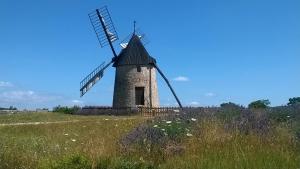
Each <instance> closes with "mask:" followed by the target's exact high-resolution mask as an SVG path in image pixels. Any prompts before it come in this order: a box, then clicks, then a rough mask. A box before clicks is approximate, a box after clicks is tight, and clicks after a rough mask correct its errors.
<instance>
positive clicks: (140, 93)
mask: <svg viewBox="0 0 300 169" xmlns="http://www.w3.org/2000/svg"><path fill="white" fill-rule="evenodd" d="M144 90H145V88H144V87H135V104H136V105H145V97H144Z"/></svg>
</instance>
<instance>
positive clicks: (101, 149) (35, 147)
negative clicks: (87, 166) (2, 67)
mask: <svg viewBox="0 0 300 169" xmlns="http://www.w3.org/2000/svg"><path fill="white" fill-rule="evenodd" d="M13 116H14V115H13ZM24 116H26V118H25V120H24V118H19V117H24ZM30 116H31V117H32V118H31V119H30ZM42 117H45V118H46V119H47V118H48V119H47V120H48V121H52V120H56V119H58V118H60V117H63V118H61V119H60V120H66V119H68V118H70V120H73V119H82V120H81V121H79V122H71V123H61V124H41V125H25V126H2V127H1V126H0V133H1V134H0V168H3V169H4V168H5V169H9V168H37V167H39V166H43V165H45V164H47V163H49V162H51V161H53V160H58V159H61V158H62V157H63V156H67V155H70V154H76V153H80V154H85V155H86V156H88V157H89V158H90V159H92V161H96V160H97V158H99V157H100V156H115V155H116V153H118V146H117V145H116V144H117V142H118V140H119V139H120V137H121V136H122V135H124V134H126V133H127V132H128V131H129V130H131V129H132V128H133V127H135V126H137V124H139V123H141V122H143V121H144V119H142V118H140V117H129V118H126V117H121V118H120V117H105V116H98V117H97V116H88V117H87V116H85V117H81V116H70V115H69V116H68V115H60V114H27V115H17V116H15V117H13V119H10V122H12V121H13V122H32V121H37V120H38V119H42ZM49 117H50V118H49ZM1 118H2V121H3V119H6V118H7V117H4V116H0V119H1ZM27 119H28V120H27ZM43 121H45V119H44V120H43ZM5 122H7V121H5Z"/></svg>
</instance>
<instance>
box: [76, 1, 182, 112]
mask: <svg viewBox="0 0 300 169" xmlns="http://www.w3.org/2000/svg"><path fill="white" fill-rule="evenodd" d="M89 18H90V21H91V23H92V26H93V28H94V31H95V33H96V35H97V38H98V41H99V43H100V46H101V47H105V46H107V45H109V46H110V48H111V50H112V54H113V57H112V59H111V61H109V62H108V63H107V64H105V62H103V63H102V64H100V66H98V67H97V68H96V69H94V70H93V71H92V72H91V73H90V74H89V75H88V76H86V77H85V78H84V79H83V80H82V81H81V82H80V96H81V97H82V96H83V95H84V94H85V93H87V92H88V91H89V90H90V89H91V88H92V87H93V86H94V85H95V84H96V83H97V82H98V81H99V80H100V79H101V78H102V77H103V75H104V71H105V70H106V69H107V68H108V67H109V66H110V65H111V64H113V67H115V68H116V74H115V86H114V96H113V107H114V108H122V107H136V106H145V107H158V106H159V101H158V90H157V81H156V70H157V71H158V73H159V74H160V75H161V76H162V78H163V79H164V80H165V82H166V83H167V85H168V87H169V88H170V90H171V92H172V94H173V95H174V97H175V99H176V101H177V103H178V105H179V106H180V107H181V108H182V104H181V102H180V100H179V99H178V97H177V95H176V93H175V91H174V90H173V88H172V86H171V84H170V82H169V81H168V79H167V78H166V76H165V75H164V74H163V72H162V71H161V69H160V68H159V67H158V65H157V63H156V60H155V59H154V58H153V57H151V56H150V55H149V53H148V52H147V50H146V49H145V47H144V43H143V42H142V41H143V38H144V34H140V35H138V33H137V31H136V29H135V24H134V32H133V33H132V34H131V35H130V39H129V41H125V42H124V41H122V42H121V43H120V45H121V47H122V50H121V52H120V53H119V55H118V54H117V53H116V51H115V49H114V46H113V42H115V41H117V40H118V39H119V38H118V35H117V32H116V30H115V27H114V25H113V22H112V19H111V17H110V14H109V11H108V10H107V7H106V6H104V7H102V8H99V9H96V10H95V11H93V12H92V13H90V14H89Z"/></svg>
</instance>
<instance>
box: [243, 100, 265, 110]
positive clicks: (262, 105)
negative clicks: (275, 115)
mask: <svg viewBox="0 0 300 169" xmlns="http://www.w3.org/2000/svg"><path fill="white" fill-rule="evenodd" d="M270 104H271V103H270V101H269V100H257V101H254V102H251V103H250V104H249V105H248V108H250V109H265V108H267V107H268V106H269V105H270Z"/></svg>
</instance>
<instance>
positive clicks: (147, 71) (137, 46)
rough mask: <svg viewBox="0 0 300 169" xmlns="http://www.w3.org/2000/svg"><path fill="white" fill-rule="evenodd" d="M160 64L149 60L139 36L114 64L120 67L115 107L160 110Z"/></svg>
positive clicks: (116, 79)
mask: <svg viewBox="0 0 300 169" xmlns="http://www.w3.org/2000/svg"><path fill="white" fill-rule="evenodd" d="M155 64H156V60H155V59H154V58H152V57H151V56H149V54H148V52H147V50H146V49H145V47H144V45H143V44H142V42H141V40H140V38H139V37H138V35H136V34H135V33H133V35H132V37H131V39H130V41H129V43H128V45H127V46H126V48H124V49H123V50H122V51H121V53H120V54H119V56H118V58H117V59H116V61H115V63H114V64H113V66H114V67H116V76H115V88H114V98H113V107H135V106H146V107H158V106H159V99H158V92H157V81H156V68H155Z"/></svg>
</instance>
